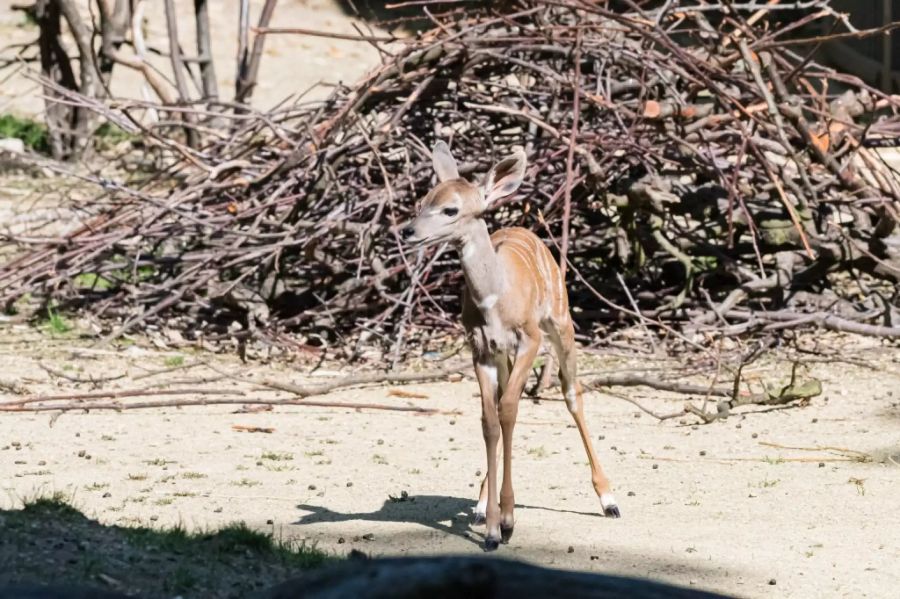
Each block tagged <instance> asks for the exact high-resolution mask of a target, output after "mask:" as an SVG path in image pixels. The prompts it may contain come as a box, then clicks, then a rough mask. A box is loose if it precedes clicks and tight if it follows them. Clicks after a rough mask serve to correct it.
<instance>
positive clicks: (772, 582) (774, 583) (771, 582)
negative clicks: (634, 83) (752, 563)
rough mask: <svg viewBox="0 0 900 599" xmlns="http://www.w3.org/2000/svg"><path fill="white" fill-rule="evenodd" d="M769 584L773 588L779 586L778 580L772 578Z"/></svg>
mask: <svg viewBox="0 0 900 599" xmlns="http://www.w3.org/2000/svg"><path fill="white" fill-rule="evenodd" d="M769 584H770V585H772V586H775V585H776V584H777V582H776V580H775V579H774V578H770V579H769Z"/></svg>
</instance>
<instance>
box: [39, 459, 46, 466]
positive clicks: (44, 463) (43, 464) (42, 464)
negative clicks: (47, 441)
mask: <svg viewBox="0 0 900 599" xmlns="http://www.w3.org/2000/svg"><path fill="white" fill-rule="evenodd" d="M46 465H47V462H46V461H45V460H41V461H39V462H38V466H46Z"/></svg>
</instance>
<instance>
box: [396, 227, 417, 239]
mask: <svg viewBox="0 0 900 599" xmlns="http://www.w3.org/2000/svg"><path fill="white" fill-rule="evenodd" d="M415 232H416V231H415V229H413V228H412V227H403V228H402V229H400V237H402V238H403V239H409V238H410V237H412V236H413V234H414V233H415Z"/></svg>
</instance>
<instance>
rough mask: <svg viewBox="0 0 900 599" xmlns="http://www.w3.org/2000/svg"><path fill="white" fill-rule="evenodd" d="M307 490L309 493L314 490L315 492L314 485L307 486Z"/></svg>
mask: <svg viewBox="0 0 900 599" xmlns="http://www.w3.org/2000/svg"><path fill="white" fill-rule="evenodd" d="M307 489H309V490H310V491H315V490H316V485H309V486H308V487H307Z"/></svg>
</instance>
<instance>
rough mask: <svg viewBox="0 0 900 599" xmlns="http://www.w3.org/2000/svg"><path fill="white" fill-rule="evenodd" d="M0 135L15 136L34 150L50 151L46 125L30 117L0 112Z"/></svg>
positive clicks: (44, 152)
mask: <svg viewBox="0 0 900 599" xmlns="http://www.w3.org/2000/svg"><path fill="white" fill-rule="evenodd" d="M0 137H15V138H17V139H21V140H22V142H23V143H24V144H25V147H27V148H29V149H31V150H34V151H35V152H41V153H42V154H47V153H49V152H50V134H49V133H48V132H47V127H46V125H44V124H43V123H39V122H37V121H34V120H32V119H26V118H22V117H18V116H15V115H12V114H0Z"/></svg>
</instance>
